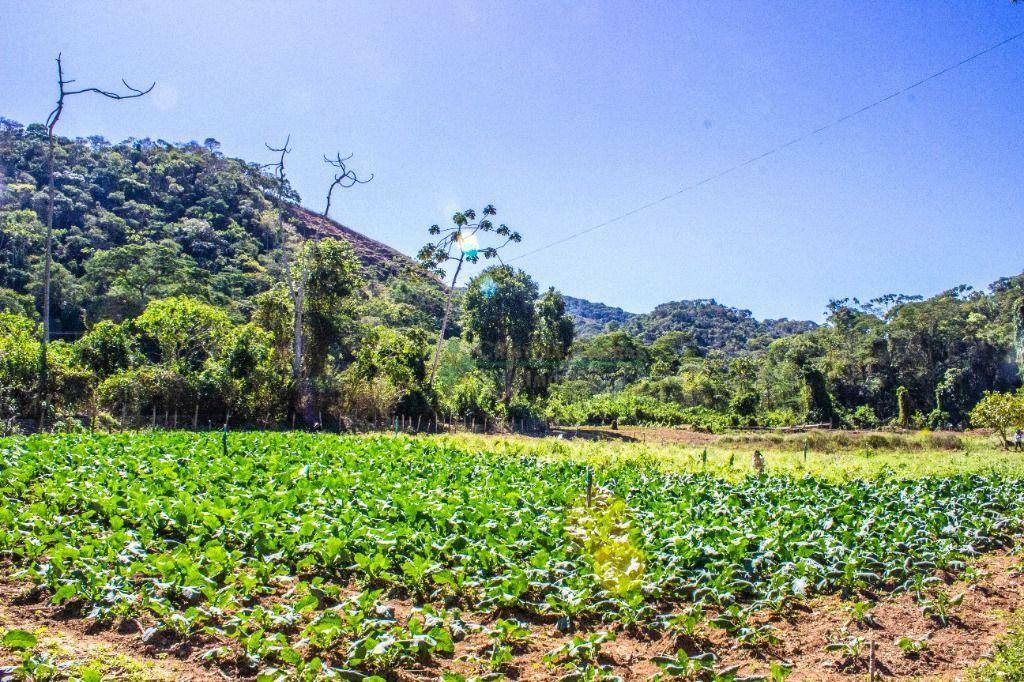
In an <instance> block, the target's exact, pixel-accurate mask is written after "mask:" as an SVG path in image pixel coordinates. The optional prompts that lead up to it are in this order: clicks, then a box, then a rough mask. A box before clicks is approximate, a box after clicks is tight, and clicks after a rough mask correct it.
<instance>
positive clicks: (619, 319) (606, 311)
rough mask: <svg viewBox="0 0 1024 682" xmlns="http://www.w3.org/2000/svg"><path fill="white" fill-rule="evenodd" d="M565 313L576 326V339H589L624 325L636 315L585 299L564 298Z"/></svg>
mask: <svg viewBox="0 0 1024 682" xmlns="http://www.w3.org/2000/svg"><path fill="white" fill-rule="evenodd" d="M564 298H565V312H567V313H569V314H570V315H572V319H573V323H574V324H575V325H576V336H577V338H584V339H585V338H589V337H591V336H594V335H595V334H600V333H601V332H603V331H607V330H608V329H609V327H608V325H612V326H613V327H614V326H616V325H618V326H621V325H623V324H625V323H626V322H627V321H628V320H630V319H632V318H633V317H636V313H627V312H626V311H625V310H623V309H622V308H615V307H613V306H610V305H605V304H604V303H593V302H591V301H588V300H586V299H585V298H576V297H574V296H565V297H564Z"/></svg>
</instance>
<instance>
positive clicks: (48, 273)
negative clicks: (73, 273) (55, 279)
mask: <svg viewBox="0 0 1024 682" xmlns="http://www.w3.org/2000/svg"><path fill="white" fill-rule="evenodd" d="M74 82H75V80H74V79H73V78H65V77H64V62H63V61H62V55H61V54H60V53H57V103H56V105H54V107H53V110H52V111H50V114H49V115H48V116H47V117H46V136H47V145H48V152H47V175H48V180H49V183H48V193H47V194H48V196H47V202H46V255H45V258H44V260H43V342H42V344H41V347H40V353H39V386H40V389H39V393H40V396H41V401H40V402H41V405H40V417H39V429H40V430H43V429H45V427H46V417H47V413H48V411H49V410H48V404H47V403H48V395H49V355H48V346H49V343H50V289H51V288H52V287H51V284H52V270H53V204H54V194H55V189H54V180H53V176H54V172H53V157H54V142H55V140H54V134H53V132H54V129H55V128H56V127H57V122H58V121H60V117H61V114H63V113H64V106H65V100H66V99H67V98H68V97H71V96H74V95H83V94H86V93H90V92H91V93H93V94H96V95H100V96H102V97H106V98H107V99H114V100H121V99H134V98H136V97H142V96H143V95H146V94H149V93H150V92H151V91H152V90H153V88H154V87H156V81H154V82H153V83H152V84H151V85H150V86H149V87H148V88H146V89H144V90H140V89H139V88H133V87H132V86H130V85H128V82H127V81H125V80H124V79H123V78H122V79H121V83H122V84H123V85H124V87H125V88H127V89H128V92H127V93H121V92H114V91H113V90H103V89H101V88H79V89H77V90H69V89H67V86H68V85H71V84H72V83H74Z"/></svg>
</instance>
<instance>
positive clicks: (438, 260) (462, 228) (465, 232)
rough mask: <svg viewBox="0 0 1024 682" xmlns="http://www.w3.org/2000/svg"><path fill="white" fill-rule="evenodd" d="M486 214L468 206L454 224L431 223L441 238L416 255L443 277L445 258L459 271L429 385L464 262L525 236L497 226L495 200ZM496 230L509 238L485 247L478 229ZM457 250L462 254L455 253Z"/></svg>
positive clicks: (454, 218) (492, 254)
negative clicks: (453, 263)
mask: <svg viewBox="0 0 1024 682" xmlns="http://www.w3.org/2000/svg"><path fill="white" fill-rule="evenodd" d="M481 213H483V218H481V219H480V220H479V221H477V219H476V211H475V210H473V209H471V208H470V209H466V210H465V211H459V212H458V213H456V214H455V215H453V216H452V226H451V227H446V228H444V229H442V228H441V227H440V226H438V225H431V226H430V229H429V230H428V232H429V233H430V234H431V235H432V236H436V235H440V236H441V238H440V239H439V240H437V241H436V242H430V243H428V244H425V245H424V246H423V248H421V249H420V251H419V253H418V254H417V255H416V257H417V258H418V259H419V261H420V263H422V264H423V265H424V267H426V268H427V269H428V270H430V271H432V272H433V273H435V274H436V275H438V276H439V277H444V276H445V272H444V270H443V269H442V268H441V265H443V264H444V263H445V262H447V261H450V260H454V261H455V262H456V265H455V274H454V275H452V282H451V285H449V287H448V295H447V298H446V300H445V304H444V317H442V318H441V330H440V331H439V332H438V334H437V347H436V348H435V349H434V359H433V361H432V362H431V363H430V375H429V377H428V379H427V385H429V386H433V385H434V375H436V374H437V365H438V362H440V360H441V348H442V347H443V346H444V333H445V330H446V329H447V328H448V320H449V319H450V317H451V312H452V301H453V300H454V298H455V286H456V284H458V281H459V273H460V272H461V271H462V265H463V264H464V263H465V262H466V261H469V262H470V263H476V262H478V261H479V260H480V256H483V257H484V258H485V259H491V258H498V260H499V261H500V260H501V258H500V257H499V256H498V250H499V249H501V248H503V247H505V246H507V245H508V244H509V243H511V242H516V243H518V242H521V241H522V240H523V238H522V236H521V235H520V234H519V233H518V232H513V231H512V230H511V229H509V227H508V225H499V226H498V227H495V226H494V223H493V221H491V217H492V216H495V215H497V214H498V211H497V209H495V208H494V206H493V205H492V204H488V205H487V206H484V209H483V211H481ZM487 232H493V233H494V234H496V235H498V236H499V237H504V238H505V241H503V242H502V243H501V244H499V245H497V246H488V247H484V248H481V247H480V243H479V240H478V239H477V234H478V233H487ZM456 250H457V251H458V254H457V255H455V252H456Z"/></svg>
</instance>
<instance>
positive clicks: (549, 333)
mask: <svg viewBox="0 0 1024 682" xmlns="http://www.w3.org/2000/svg"><path fill="white" fill-rule="evenodd" d="M534 307H535V309H536V318H537V323H536V327H535V329H534V332H533V341H532V349H531V358H530V370H529V376H528V381H527V386H526V389H527V392H528V393H529V394H530V395H533V396H545V395H547V393H548V388H549V387H550V386H551V384H552V383H554V382H555V381H556V380H557V379H559V378H560V377H561V376H562V375H563V374H564V372H565V360H566V358H567V357H569V351H570V349H571V348H572V342H573V339H574V338H575V333H576V329H575V327H574V326H573V322H572V318H571V317H569V316H567V315H566V314H565V299H564V298H562V295H561V294H560V293H558V292H557V291H555V289H554V287H551V288H549V289H548V290H547V291H545V292H544V294H543V295H541V297H540V298H538V299H537V303H536V305H535V306H534Z"/></svg>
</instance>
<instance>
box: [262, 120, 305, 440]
mask: <svg viewBox="0 0 1024 682" xmlns="http://www.w3.org/2000/svg"><path fill="white" fill-rule="evenodd" d="M290 141H291V135H289V136H288V137H286V138H285V141H284V146H282V147H271V146H270V145H269V144H268V145H267V149H269V150H270V151H272V152H279V153H280V157H279V158H278V161H277V163H273V164H270V165H269V166H267V167H269V168H273V169H274V174H275V175H276V176H277V180H278V184H277V239H278V245H279V248H280V257H281V270H282V273H281V276H282V278H283V279H284V281H285V283H286V284H287V286H288V295H289V296H290V297H291V299H292V308H293V314H292V323H293V328H292V329H293V332H292V384H293V385H294V386H295V392H296V405H295V412H296V413H297V412H299V411H302V413H303V422H306V421H307V420H306V418H305V409H304V408H307V407H309V405H308V402H309V387H308V385H307V383H306V381H305V380H304V377H303V374H302V353H303V338H302V335H303V323H302V312H303V310H302V309H303V307H304V306H305V301H306V276H307V275H306V264H305V259H303V258H301V256H300V259H299V267H300V268H301V272H300V273H298V277H295V273H293V272H292V264H291V258H290V256H289V253H288V240H287V236H286V234H285V229H284V214H285V211H286V205H285V198H284V189H285V183H286V182H287V176H286V175H285V163H284V161H285V155H286V154H288V153H289V152H291V149H290V148H289V147H288V144H289V142H290ZM293 416H294V415H293Z"/></svg>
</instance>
